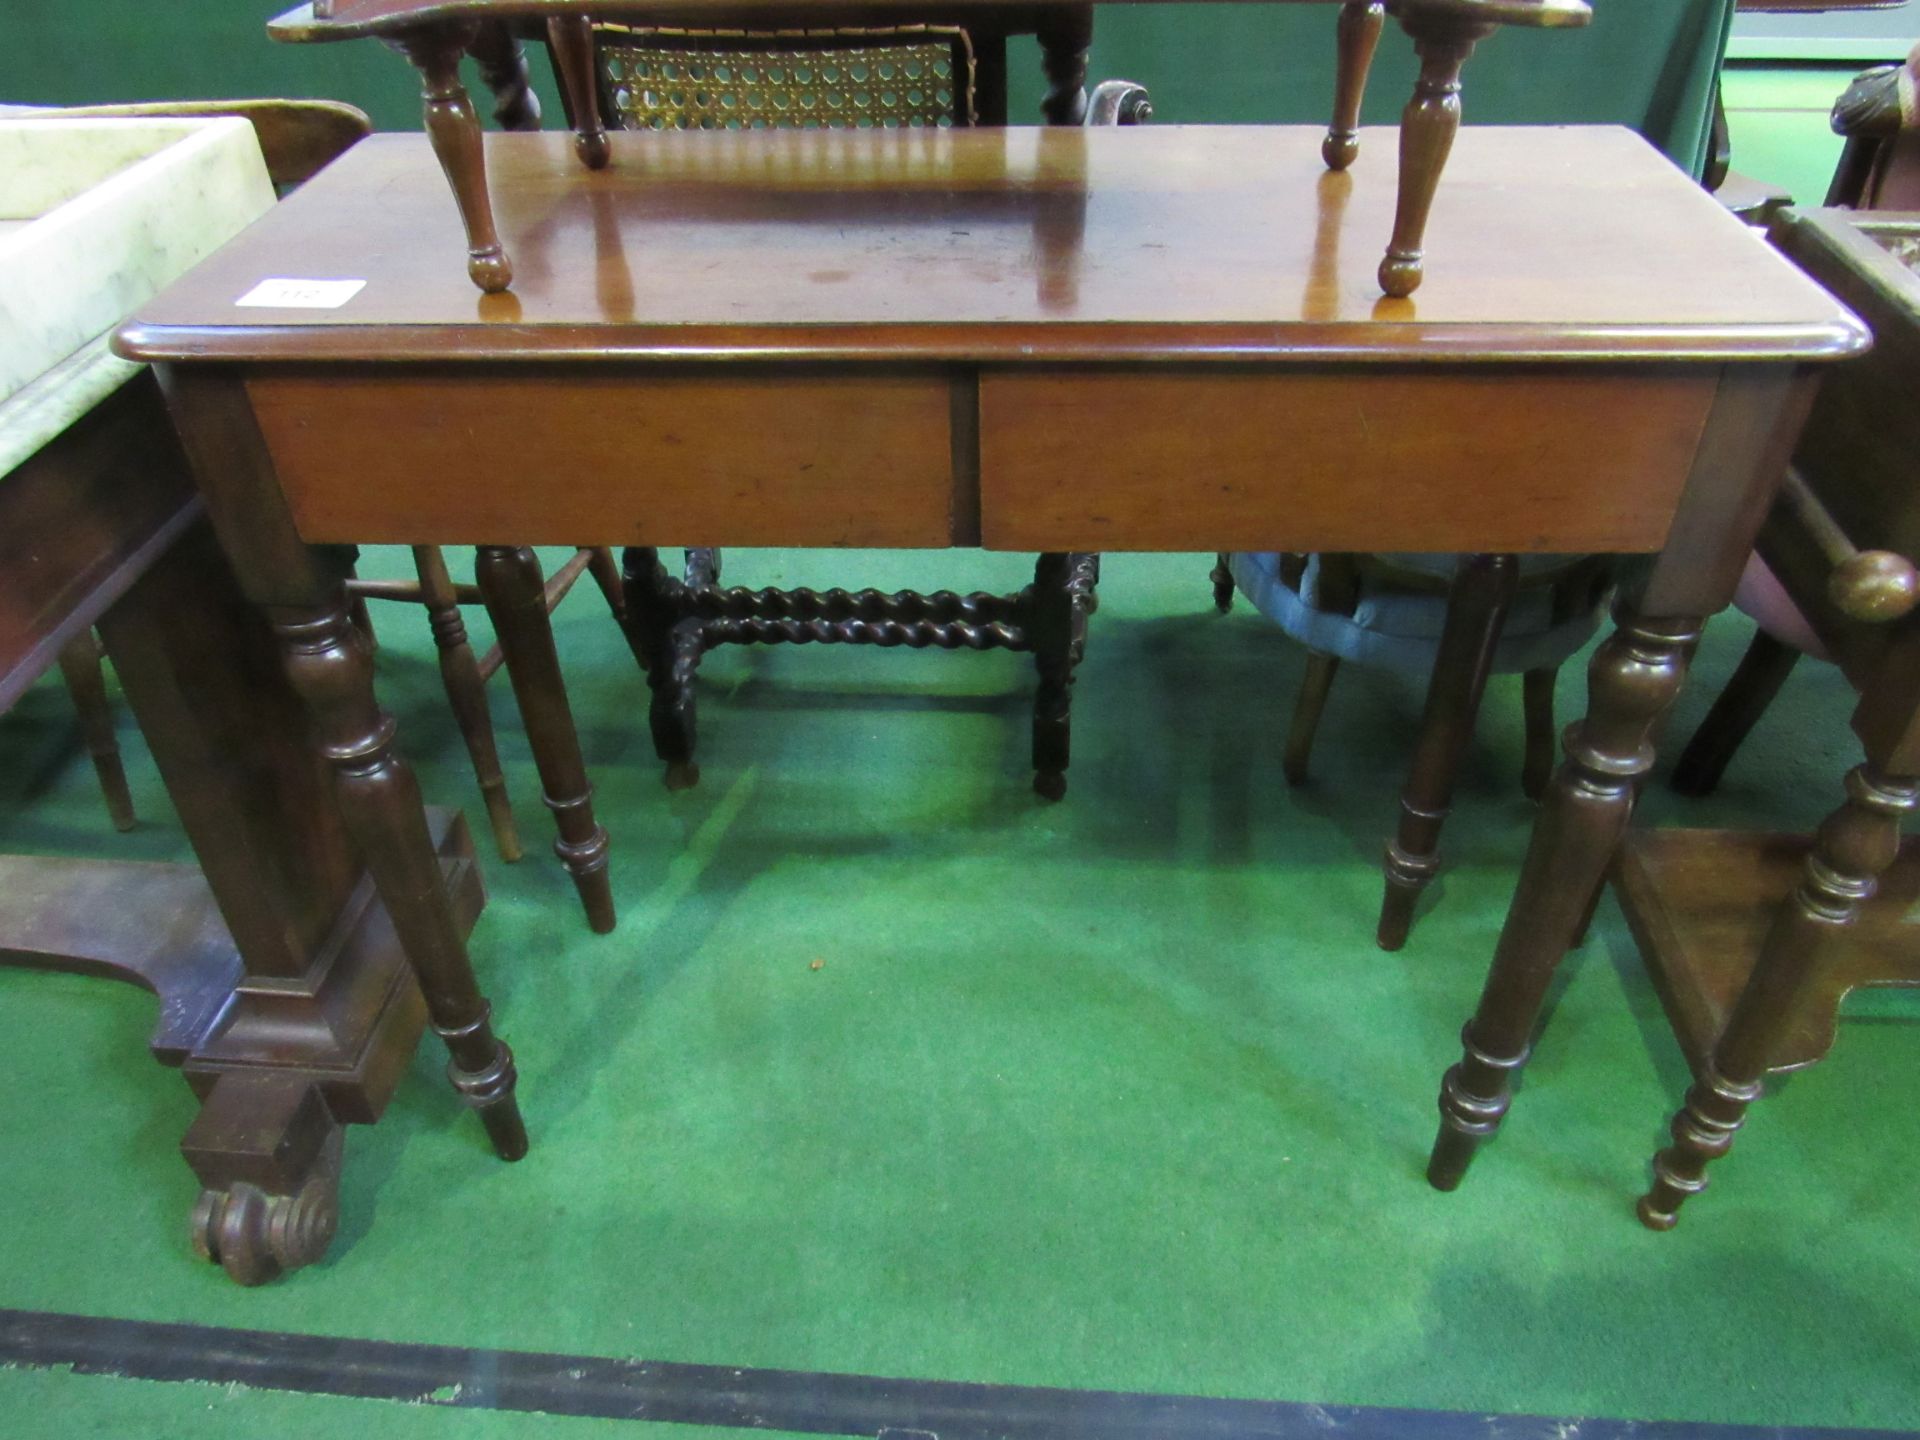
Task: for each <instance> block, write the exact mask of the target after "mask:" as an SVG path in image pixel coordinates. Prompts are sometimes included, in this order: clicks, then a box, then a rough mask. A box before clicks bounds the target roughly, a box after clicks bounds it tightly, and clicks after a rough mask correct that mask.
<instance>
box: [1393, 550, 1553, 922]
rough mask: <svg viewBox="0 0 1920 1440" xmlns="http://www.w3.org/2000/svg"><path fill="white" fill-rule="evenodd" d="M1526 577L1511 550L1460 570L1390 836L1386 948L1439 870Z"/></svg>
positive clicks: (1465, 563)
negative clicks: (1466, 759) (1466, 762)
mask: <svg viewBox="0 0 1920 1440" xmlns="http://www.w3.org/2000/svg"><path fill="white" fill-rule="evenodd" d="M1519 579H1520V564H1519V561H1517V560H1516V559H1515V558H1514V557H1513V556H1511V555H1464V556H1462V557H1461V559H1460V566H1459V569H1458V570H1457V571H1456V572H1455V574H1454V578H1453V586H1452V589H1451V590H1450V592H1449V593H1448V595H1447V618H1446V624H1445V627H1444V628H1443V629H1442V631H1441V634H1440V647H1439V649H1438V650H1436V651H1435V652H1434V657H1433V676H1432V678H1431V679H1430V680H1429V681H1428V682H1427V700H1426V707H1425V710H1424V713H1423V714H1422V715H1421V717H1420V739H1419V741H1418V743H1417V744H1416V745H1415V746H1414V751H1413V765H1412V767H1411V769H1410V771H1409V773H1408V775H1407V788H1406V790H1405V792H1404V793H1402V795H1401V797H1400V827H1399V830H1398V832H1397V833H1396V834H1395V835H1394V838H1393V839H1391V840H1389V841H1388V842H1387V854H1386V861H1385V867H1384V868H1385V870H1386V879H1387V888H1386V895H1385V897H1384V898H1383V899H1382V900H1381V903H1380V925H1379V929H1378V931H1377V933H1376V936H1375V938H1376V940H1377V941H1378V942H1379V945H1380V948H1381V949H1382V950H1398V949H1399V948H1400V947H1401V946H1402V945H1404V944H1406V943H1407V932H1408V931H1409V930H1410V929H1411V928H1412V926H1413V911H1414V906H1415V905H1416V904H1418V903H1419V900H1420V893H1421V892H1422V891H1423V890H1425V889H1426V888H1427V886H1428V885H1429V884H1430V883H1432V880H1433V877H1434V876H1435V875H1436V874H1438V873H1439V870H1440V829H1441V827H1442V826H1443V825H1445V824H1446V823H1447V808H1448V806H1449V805H1450V804H1451V803H1452V801H1453V785H1454V780H1455V778H1456V776H1457V775H1458V774H1459V770H1460V760H1461V757H1462V756H1463V755H1465V754H1466V749H1467V741H1468V740H1469V739H1470V738H1471V737H1472V735H1473V722H1474V717H1475V716H1477V715H1478V714H1479V713H1480V697H1481V696H1482V695H1483V694H1485V693H1486V688H1487V675H1488V673H1489V672H1490V671H1491V670H1492V669H1493V652H1494V649H1495V647H1496V646H1498V645H1499V643H1500V631H1501V629H1502V628H1503V627H1504V625H1505V624H1506V618H1507V609H1508V607H1509V606H1510V605H1512V603H1513V592H1514V588H1515V586H1516V585H1517V584H1518V583H1519Z"/></svg>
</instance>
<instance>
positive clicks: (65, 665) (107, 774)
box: [60, 630, 134, 831]
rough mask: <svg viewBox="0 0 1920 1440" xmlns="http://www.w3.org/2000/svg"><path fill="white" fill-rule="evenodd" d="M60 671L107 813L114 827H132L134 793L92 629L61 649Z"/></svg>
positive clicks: (117, 828) (127, 828)
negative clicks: (125, 765)
mask: <svg viewBox="0 0 1920 1440" xmlns="http://www.w3.org/2000/svg"><path fill="white" fill-rule="evenodd" d="M60 674H61V676H62V678H64V679H65V680H66V682H67V694H68V696H69V697H70V698H71V699H72V700H73V709H74V713H75V714H76V715H78V716H79V718H80V733H81V734H82V735H83V736H84V737H85V738H86V742H87V753H88V754H89V755H91V756H92V757H93V773H94V774H95V775H96V776H98V777H99V781H100V795H101V798H102V799H104V800H105V801H106V802H107V815H108V816H109V817H110V818H111V819H112V821H113V828H114V829H116V830H120V831H127V830H131V829H133V826H134V814H133V795H132V794H131V793H130V792H129V791H128V789H127V772H126V767H124V766H123V765H122V764H121V763H120V742H119V740H118V739H117V738H116V737H115V735H114V733H113V707H112V706H110V705H109V704H108V703H107V682H106V677H105V676H103V675H102V674H101V673H100V642H99V641H98V640H96V639H94V635H93V632H92V631H91V630H88V631H87V632H86V633H85V634H82V635H79V636H77V637H75V638H74V639H73V640H71V641H69V642H68V643H67V645H66V648H65V649H63V650H61V652H60Z"/></svg>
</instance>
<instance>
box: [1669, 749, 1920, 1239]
mask: <svg viewBox="0 0 1920 1440" xmlns="http://www.w3.org/2000/svg"><path fill="white" fill-rule="evenodd" d="M1916 802H1920V778H1916V777H1914V776H1911V775H1888V774H1886V773H1884V772H1883V771H1882V770H1881V769H1880V767H1878V766H1876V765H1874V764H1872V763H1871V762H1869V763H1868V764H1865V765H1861V766H1859V767H1858V768H1856V769H1855V770H1853V771H1852V772H1851V773H1850V774H1849V775H1848V776H1847V799H1846V803H1845V804H1843V805H1842V806H1841V807H1840V808H1839V809H1838V810H1835V811H1834V812H1833V813H1832V814H1831V815H1829V816H1828V817H1827V818H1826V820H1825V821H1823V822H1822V823H1821V826H1820V829H1819V831H1818V832H1817V833H1816V835H1815V836H1814V842H1813V850H1812V851H1811V853H1809V854H1808V856H1807V862H1806V868H1805V869H1804V871H1803V872H1802V873H1801V876H1800V883H1799V884H1798V885H1796V886H1795V887H1794V890H1793V893H1792V894H1791V895H1790V896H1788V897H1787V899H1786V901H1785V902H1784V904H1783V906H1782V908H1781V910H1780V913H1779V914H1778V915H1777V916H1776V917H1775V919H1774V922H1773V926H1772V928H1771V929H1770V930H1768V932H1767V938H1766V942H1765V943H1764V944H1763V945H1762V946H1761V949H1760V955H1759V958H1758V959H1757V960H1756V961H1755V963H1754V967H1753V974H1752V976H1751V977H1750V978H1749V979H1748V981H1747V984H1746V987H1745V988H1744V989H1743V990H1742V991H1741V992H1740V998H1739V1000H1738V1001H1736V1002H1735V1004H1734V1007H1733V1013H1732V1014H1731V1015H1730V1016H1728V1018H1727V1028H1726V1030H1725V1031H1724V1032H1723V1033H1722V1034H1721V1036H1720V1038H1719V1040H1718V1041H1716V1042H1715V1044H1714V1047H1713V1053H1712V1055H1711V1056H1709V1057H1708V1059H1707V1061H1706V1064H1705V1065H1704V1067H1703V1068H1702V1072H1701V1073H1700V1074H1698V1075H1696V1076H1695V1078H1694V1082H1693V1086H1692V1088H1690V1089H1689V1090H1688V1091H1687V1099H1686V1104H1685V1105H1684V1106H1683V1107H1682V1108H1681V1110H1680V1111H1679V1113H1678V1114H1676V1115H1675V1116H1674V1117H1673V1127H1672V1128H1673V1144H1672V1145H1670V1146H1669V1147H1668V1148H1667V1149H1665V1150H1662V1151H1661V1152H1660V1153H1659V1154H1658V1155H1656V1156H1654V1159H1653V1187H1652V1189H1650V1190H1649V1191H1648V1192H1647V1193H1646V1194H1645V1195H1643V1196H1641V1197H1640V1204H1639V1207H1638V1208H1639V1214H1640V1219H1641V1221H1642V1222H1643V1223H1644V1224H1645V1225H1647V1226H1648V1227H1649V1228H1650V1229H1654V1230H1671V1229H1672V1228H1673V1227H1674V1226H1675V1225H1677V1224H1678V1223H1679V1221H1680V1207H1681V1206H1682V1205H1683V1204H1685V1203H1686V1201H1687V1198H1688V1197H1689V1196H1692V1195H1698V1194H1699V1193H1700V1192H1701V1191H1702V1190H1704V1189H1706V1188H1707V1174H1706V1171H1707V1166H1708V1165H1709V1164H1710V1163H1712V1162H1713V1161H1715V1160H1718V1159H1719V1158H1720V1157H1721V1156H1722V1155H1725V1154H1726V1153H1727V1151H1728V1150H1729V1149H1730V1148H1731V1147H1732V1145H1733V1137H1734V1132H1735V1131H1737V1130H1738V1129H1739V1128H1740V1123H1741V1121H1742V1120H1744V1119H1745V1118H1746V1113H1747V1107H1748V1106H1749V1105H1751V1104H1752V1103H1753V1102H1754V1101H1755V1100H1758V1099H1759V1098H1760V1094H1761V1085H1762V1082H1763V1081H1764V1080H1765V1078H1766V1074H1767V1069H1768V1067H1769V1065H1770V1064H1771V1063H1772V1060H1773V1057H1774V1054H1775V1053H1776V1051H1777V1049H1778V1047H1779V1044H1780V1041H1781V1038H1782V1037H1783V1036H1784V1035H1785V1034H1786V1032H1787V1030H1788V1029H1789V1028H1790V1027H1791V1026H1792V1024H1793V1021H1794V1018H1795V1017H1796V1015H1797V1014H1798V1013H1799V1011H1800V1008H1801V999H1802V996H1803V995H1804V993H1805V991H1806V989H1807V987H1808V985H1809V984H1810V983H1811V982H1812V981H1813V980H1814V979H1815V977H1816V976H1817V975H1818V973H1819V967H1820V956H1821V950H1822V947H1823V946H1825V945H1826V944H1827V943H1828V942H1829V941H1830V940H1831V939H1832V938H1833V937H1834V935H1835V934H1836V932H1838V931H1840V930H1842V929H1844V928H1845V927H1847V926H1849V925H1851V924H1853V922H1854V920H1855V919H1856V918H1857V917H1858V916H1859V914H1860V907H1861V906H1862V905H1864V904H1865V903H1866V902H1867V901H1868V900H1870V899H1871V898H1872V897H1873V893H1874V890H1875V889H1876V888H1877V887H1878V884H1879V880H1880V876H1881V875H1882V874H1883V873H1885V871H1886V869H1887V867H1888V866H1890V865H1891V864H1893V862H1894V858H1895V856H1896V855H1897V854H1898V853H1899V849H1900V821H1901V819H1902V817H1903V816H1905V815H1907V814H1908V813H1909V812H1911V811H1912V810H1913V809H1914V807H1915V804H1916Z"/></svg>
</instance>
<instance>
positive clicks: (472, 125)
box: [392, 25, 513, 294]
mask: <svg viewBox="0 0 1920 1440" xmlns="http://www.w3.org/2000/svg"><path fill="white" fill-rule="evenodd" d="M474 33H475V32H474V27H473V26H471V25H447V26H433V27H430V28H428V29H424V30H417V31H414V32H412V33H411V34H408V35H404V36H401V37H399V38H398V39H396V40H394V41H393V42H392V43H393V45H394V46H395V48H396V49H398V50H399V51H400V52H401V53H402V54H404V55H405V56H406V57H407V59H409V60H410V61H412V62H413V65H414V68H415V69H416V70H418V71H419V72H420V95H421V100H422V101H423V102H424V106H425V115H426V125H427V138H428V139H429V140H430V141H431V142H432V143H433V153H434V155H435V156H436V157H437V158H438V159H439V161H440V168H441V169H442V170H444V171H445V172H446V176H447V183H448V184H449V185H451V186H452V187H453V198H454V203H455V204H457V205H458V206H459V207H460V220H461V223H462V224H463V225H464V226H465V227H466V232H467V275H468V276H469V277H470V278H471V279H472V281H473V283H474V284H475V285H477V286H479V287H480V288H481V289H482V290H485V291H487V292H488V293H489V294H492V293H495V292H498V291H501V290H505V289H506V288H507V287H508V286H509V285H511V284H512V283H513V265H512V263H511V262H510V261H509V260H508V259H507V254H506V251H505V250H504V249H503V248H502V247H501V244H500V236H499V234H498V232H497V231H496V230H495V228H494V223H493V203H492V201H491V200H490V199H489V198H488V196H487V162H486V151H485V148H484V142H483V141H482V139H481V135H480V117H479V116H478V115H476V114H475V113H474V109H473V101H472V100H470V99H468V98H467V88H466V86H465V85H463V84H461V83H460V57H461V56H462V55H464V54H465V53H466V50H467V46H468V44H469V43H470V42H471V41H472V39H473V37H474Z"/></svg>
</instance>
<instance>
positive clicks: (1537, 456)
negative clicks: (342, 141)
mask: <svg viewBox="0 0 1920 1440" xmlns="http://www.w3.org/2000/svg"><path fill="white" fill-rule="evenodd" d="M1718 379H1719V372H1718V370H1717V369H1715V368H1711V367H1693V368H1690V369H1682V368H1677V367H1663V368H1661V369H1657V370H1654V369H1645V368H1643V369H1640V370H1637V371H1631V372H1629V371H1624V370H1617V369H1616V370H1605V371H1597V370H1591V369H1568V368H1558V369H1547V370H1526V371H1516V370H1513V369H1508V368H1501V369H1491V368H1487V369H1483V368H1472V369H1467V368H1455V369H1452V370H1448V371H1442V372H1435V371H1433V370H1426V371H1421V372H1414V371H1405V370H1384V369H1380V368H1377V367H1376V368H1372V369H1366V368H1361V367H1352V368H1347V369H1343V370H1338V371H1307V370H1303V371H1299V372H1289V373H1275V372H1273V371H1265V372H1258V373H1255V372H1250V371H1244V370H1220V371H1194V372H1187V373H1182V374H1178V375H1168V374H1164V373H1163V374H1159V375H1155V374H1150V373H1146V372H1141V371H1132V370H1095V369H1085V370H1054V371H1045V372H1037V373H1025V374H1020V373H995V374H989V375H986V376H983V377H982V379H981V383H980V428H981V464H980V494H981V505H982V516H983V527H982V528H983V539H984V542H985V543H986V545H987V546H988V547H990V548H992V549H996V550H1082V549H1084V550H1102V549H1116V550H1189V549H1191V550H1201V549H1206V550H1211V549H1247V550H1274V549H1285V550H1463V551H1465V550H1471V551H1519V552H1528V551H1533V552H1540V551H1546V552H1552V551H1647V550H1656V549H1658V548H1659V547H1660V545H1661V543H1662V542H1663V540H1664V539H1665V536H1666V533H1667V527H1668V525H1669V523H1670V522H1671V520H1672V518H1673V513H1674V508H1675V505H1676V503H1677V501H1678V498H1679V495H1680V491H1681V489H1682V488H1683V486H1684V485H1685V482H1686V478H1687V475H1688V472H1689V470H1690V469H1691V467H1692V464H1693V458H1694V453H1695V451H1696V449H1697V448H1698V446H1699V441H1700V434H1701V430H1702V427H1703V426H1704V424H1705V422H1706V415H1707V410H1708V407H1709V405H1710V404H1711V403H1712V400H1713V394H1714V389H1715V386H1716V385H1717V383H1718Z"/></svg>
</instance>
